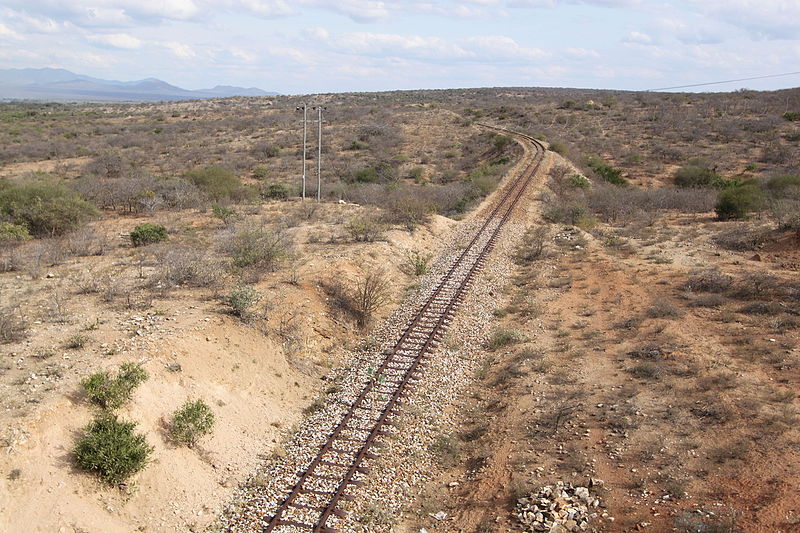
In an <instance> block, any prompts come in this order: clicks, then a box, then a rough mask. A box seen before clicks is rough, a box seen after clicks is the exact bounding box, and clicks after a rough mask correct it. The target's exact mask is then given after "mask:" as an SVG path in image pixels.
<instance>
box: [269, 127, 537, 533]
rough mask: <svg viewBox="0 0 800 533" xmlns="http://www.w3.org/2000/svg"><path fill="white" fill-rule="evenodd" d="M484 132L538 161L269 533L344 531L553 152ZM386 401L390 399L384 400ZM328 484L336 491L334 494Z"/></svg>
mask: <svg viewBox="0 0 800 533" xmlns="http://www.w3.org/2000/svg"><path fill="white" fill-rule="evenodd" d="M483 126H485V127H487V128H489V129H493V130H496V131H501V132H503V133H511V134H513V135H515V136H516V137H517V138H518V139H523V140H524V141H527V142H529V143H531V145H532V146H533V148H534V149H535V150H536V154H535V155H534V157H533V159H532V160H531V162H530V163H529V164H528V166H527V167H526V168H525V169H524V170H523V172H522V173H521V175H520V176H519V177H518V178H517V179H516V180H515V181H514V182H513V183H511V184H510V185H508V186H507V187H506V190H505V191H504V192H503V193H502V195H501V198H500V199H499V200H498V201H496V203H495V205H494V207H493V208H492V210H491V211H490V213H489V214H488V215H487V216H486V220H485V221H484V222H483V224H482V225H481V227H480V229H479V230H478V231H477V232H476V233H475V235H474V236H473V238H472V240H471V241H470V242H469V244H468V245H467V246H466V247H465V248H464V250H463V251H462V252H461V254H459V256H458V257H457V258H456V260H455V261H454V262H453V264H452V265H451V266H450V268H449V269H448V270H447V272H446V273H445V274H444V276H443V277H442V279H441V280H440V281H439V283H438V284H437V286H436V287H435V289H434V290H433V292H432V293H431V295H430V296H429V297H428V298H427V300H426V301H425V303H424V304H423V305H422V306H421V307H420V308H419V309H418V310H417V311H416V312H415V313H414V315H413V318H411V320H410V321H409V323H408V325H407V326H406V327H405V329H404V330H403V332H402V333H401V334H400V336H399V338H398V340H397V341H396V342H395V344H394V346H393V347H392V349H391V350H387V351H386V352H384V359H383V361H382V362H381V365H380V366H379V367H378V368H377V370H376V371H375V372H374V374H373V376H372V379H371V380H369V382H368V383H367V384H366V385H365V386H364V388H363V389H362V390H361V392H360V393H359V395H358V397H356V399H355V401H354V402H353V403H352V404H351V405H350V407H349V408H348V409H347V412H346V413H345V414H344V416H343V417H342V419H341V421H340V422H339V423H338V424H337V425H336V427H335V428H334V429H333V431H332V432H331V434H330V435H329V436H328V437H327V439H326V440H325V443H324V444H323V446H322V448H321V449H320V450H319V452H318V453H317V455H316V456H315V457H314V459H313V460H312V461H311V463H310V464H309V465H308V466H307V467H306V469H305V470H304V471H303V472H302V474H300V477H299V478H298V480H297V481H296V482H295V484H294V486H293V487H292V488H291V490H290V492H289V494H288V496H287V497H286V498H285V499H284V500H283V501H282V502H281V504H280V505H279V506H278V508H277V510H276V511H275V513H274V514H273V516H272V517H271V518H270V519H269V522H267V524H266V526H264V528H263V529H262V532H263V533H270V532H271V531H273V530H274V529H275V528H276V527H278V526H286V527H287V528H290V531H311V532H314V533H334V532H335V531H336V530H335V529H334V528H332V527H329V526H328V525H327V522H328V519H329V518H330V517H331V515H333V516H336V517H338V518H345V517H346V514H345V512H344V511H342V510H341V509H339V502H341V501H343V500H344V501H350V500H352V499H353V497H352V496H351V495H350V494H348V492H347V491H348V489H349V487H351V486H356V485H359V484H361V482H360V481H358V480H357V479H355V478H356V475H357V474H359V473H362V474H366V473H367V472H368V471H369V469H368V468H367V467H365V466H363V464H362V463H363V462H364V460H365V459H367V460H369V459H374V458H376V457H377V456H376V455H375V454H373V453H372V452H370V448H372V447H373V446H375V445H376V444H377V443H378V439H379V437H380V436H382V435H385V434H386V429H385V428H386V426H387V425H391V423H392V422H391V418H392V417H394V416H397V415H399V413H400V411H399V409H398V405H399V404H400V400H401V398H402V397H403V396H405V394H406V393H407V391H408V389H409V386H410V385H411V384H412V382H414V381H416V379H417V378H418V375H419V372H420V371H421V369H422V368H423V367H424V365H425V361H426V359H427V357H428V356H429V354H430V353H431V352H432V351H433V350H434V349H435V348H436V347H437V346H438V344H439V343H440V342H441V340H442V338H443V336H444V333H445V331H446V330H447V327H448V325H449V323H450V321H451V320H452V319H453V316H454V315H455V312H456V310H457V308H458V306H459V305H460V303H461V302H462V300H463V299H464V296H465V293H466V291H467V289H468V288H469V285H470V283H471V282H472V281H473V279H474V278H475V276H476V274H477V273H478V272H479V271H480V269H481V268H482V267H483V264H484V261H485V260H486V257H487V256H488V255H489V253H490V252H491V251H492V249H493V248H494V245H495V242H496V240H497V238H498V236H499V235H500V231H501V230H502V228H503V226H504V225H505V224H506V222H507V221H508V219H509V218H510V216H511V213H512V212H513V210H514V208H515V207H516V205H517V203H518V202H519V200H520V198H522V196H523V194H524V193H525V191H526V189H527V187H528V184H529V183H530V182H531V181H532V179H533V177H534V176H535V174H536V172H537V170H538V169H539V166H540V165H541V162H542V160H543V158H544V152H545V149H544V146H543V145H542V144H541V143H540V142H539V141H537V140H536V139H534V138H532V137H530V136H528V135H523V134H519V133H515V132H510V131H508V130H503V129H501V128H496V127H493V126H487V125H483ZM493 223H494V224H493ZM395 372H399V373H400V375H399V376H397V375H394V374H393V373H395ZM375 394H377V395H378V399H377V401H376V400H375V399H374V398H372V396H374V395H375ZM383 397H385V398H386V399H385V400H383V399H382V398H383ZM374 403H378V404H379V406H378V407H375V408H371V407H370V404H374ZM370 412H372V413H373V414H377V417H375V416H372V417H370V416H369V413H370ZM356 424H357V425H356ZM364 426H366V427H364ZM347 432H353V433H356V434H359V433H362V434H365V435H364V436H363V437H347V436H345V434H346V433H347ZM348 447H349V449H348ZM342 456H344V458H342ZM326 469H332V470H334V471H335V470H336V469H338V470H339V471H340V472H339V474H326V473H324V472H325V470H326ZM320 471H322V473H320ZM314 479H316V480H319V482H320V483H321V486H317V487H316V488H312V487H310V486H309V485H310V483H311V480H314ZM324 482H332V484H330V485H327V487H329V488H326V485H325V484H324ZM304 497H307V498H306V500H307V501H306V502H303V498H304ZM291 509H298V510H299V512H300V513H306V514H307V515H308V514H311V513H310V511H313V512H314V513H319V517H318V518H316V519H314V521H313V522H312V523H308V522H307V521H300V520H305V518H297V519H295V518H292V517H288V516H287V515H288V514H290V510H291Z"/></svg>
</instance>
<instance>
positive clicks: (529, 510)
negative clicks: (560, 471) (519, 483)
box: [516, 481, 600, 533]
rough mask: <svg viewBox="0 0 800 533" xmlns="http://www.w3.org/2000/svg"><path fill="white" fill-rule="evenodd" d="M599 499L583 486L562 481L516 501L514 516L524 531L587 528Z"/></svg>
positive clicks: (554, 532) (558, 532)
mask: <svg viewBox="0 0 800 533" xmlns="http://www.w3.org/2000/svg"><path fill="white" fill-rule="evenodd" d="M599 505H600V500H599V499H597V498H595V497H594V496H592V494H591V493H590V492H589V489H588V488H586V487H573V486H572V485H571V484H569V483H566V484H565V483H564V482H562V481H559V482H557V483H556V484H555V485H548V486H545V487H542V488H541V489H539V490H538V491H537V492H535V493H533V494H531V495H530V496H528V497H526V498H520V499H519V500H517V508H516V515H517V518H519V520H520V522H522V524H523V526H524V527H525V531H534V532H540V531H546V532H548V533H566V532H568V531H586V530H588V529H589V520H591V519H592V518H596V517H597V512H595V511H594V509H596V508H597V507H598V506H599Z"/></svg>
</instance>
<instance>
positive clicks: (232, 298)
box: [228, 286, 261, 318]
mask: <svg viewBox="0 0 800 533" xmlns="http://www.w3.org/2000/svg"><path fill="white" fill-rule="evenodd" d="M259 300H261V293H259V292H258V291H257V290H256V289H255V287H249V286H240V287H236V288H235V289H233V290H232V291H231V292H230V294H229V295H228V306H229V307H230V308H231V312H232V313H233V314H234V315H236V316H238V317H239V318H247V317H248V316H249V315H250V309H251V308H252V307H253V306H254V305H255V304H257V303H258V302H259Z"/></svg>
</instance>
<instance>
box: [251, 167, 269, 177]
mask: <svg viewBox="0 0 800 533" xmlns="http://www.w3.org/2000/svg"><path fill="white" fill-rule="evenodd" d="M268 175H269V169H268V168H267V167H265V166H264V165H258V166H256V167H255V168H254V169H253V177H254V178H255V179H257V180H263V179H264V178H266V177H267V176H268Z"/></svg>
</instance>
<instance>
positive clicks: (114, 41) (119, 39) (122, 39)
mask: <svg viewBox="0 0 800 533" xmlns="http://www.w3.org/2000/svg"><path fill="white" fill-rule="evenodd" d="M88 39H89V41H90V42H93V43H99V44H103V45H106V46H111V47H112V48H121V49H123V50H138V49H139V48H141V47H142V44H143V43H142V41H141V40H139V39H137V38H136V37H133V36H132V35H128V34H127V33H109V34H100V35H90V36H89V37H88Z"/></svg>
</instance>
